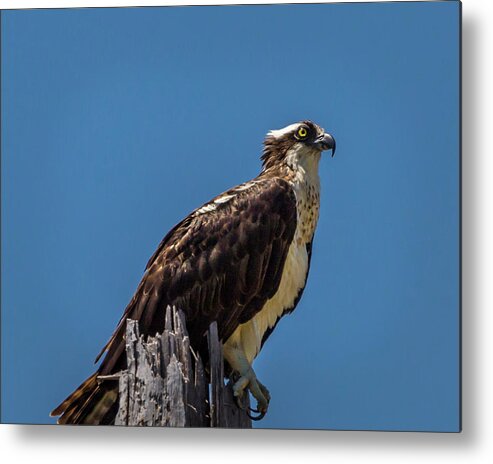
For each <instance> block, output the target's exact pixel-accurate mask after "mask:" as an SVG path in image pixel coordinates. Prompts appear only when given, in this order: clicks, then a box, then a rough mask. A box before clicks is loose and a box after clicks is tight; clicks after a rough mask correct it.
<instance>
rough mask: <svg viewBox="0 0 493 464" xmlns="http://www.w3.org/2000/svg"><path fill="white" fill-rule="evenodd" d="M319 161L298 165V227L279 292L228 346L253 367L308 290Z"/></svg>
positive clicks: (316, 213)
mask: <svg viewBox="0 0 493 464" xmlns="http://www.w3.org/2000/svg"><path fill="white" fill-rule="evenodd" d="M318 161H319V157H318V156H314V157H312V158H310V161H309V163H307V164H305V163H304V164H303V165H300V164H299V163H298V164H297V165H296V166H295V169H294V172H295V175H294V177H293V178H292V182H291V184H292V187H293V190H294V192H295V195H296V204H297V211H298V215H297V225H296V231H295V234H294V238H293V241H292V243H291V245H290V247H289V250H288V254H287V257H286V262H285V264H284V268H283V273H282V277H281V281H280V284H279V288H278V290H277V292H276V293H275V295H274V296H273V297H272V298H271V299H270V300H268V301H267V302H266V303H265V305H264V307H263V308H262V309H261V310H260V311H259V312H258V313H257V314H256V315H255V316H254V317H253V318H252V319H251V320H250V321H248V322H246V323H244V324H241V325H240V326H238V328H237V329H236V331H235V332H234V333H233V335H232V336H231V337H230V338H229V339H228V340H227V342H226V344H225V350H226V351H228V349H229V347H230V346H236V347H242V349H243V352H244V353H245V355H246V358H247V360H248V362H249V363H250V364H251V363H252V361H253V360H254V358H255V357H256V356H257V354H258V353H259V351H260V348H261V346H262V339H263V336H264V334H265V332H266V331H267V330H268V329H270V328H272V327H274V325H275V324H276V322H277V321H278V319H279V318H280V317H281V316H282V315H283V313H284V312H285V311H286V310H288V309H290V308H293V306H294V302H295V300H296V299H297V297H298V295H299V294H300V291H301V290H302V289H303V288H304V286H305V283H306V276H307V273H308V266H309V256H308V251H307V248H306V246H307V244H308V243H310V242H311V241H312V239H313V234H314V231H315V227H316V225H317V221H318V214H319V202H320V183H319V177H318ZM295 162H297V160H295Z"/></svg>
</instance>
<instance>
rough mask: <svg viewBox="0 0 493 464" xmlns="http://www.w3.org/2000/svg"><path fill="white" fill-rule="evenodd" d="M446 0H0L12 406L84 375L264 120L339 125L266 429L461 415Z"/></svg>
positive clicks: (227, 181)
mask: <svg viewBox="0 0 493 464" xmlns="http://www.w3.org/2000/svg"><path fill="white" fill-rule="evenodd" d="M458 24H459V4H458V3H457V2H436V3H435V2H433V3H387V4H381V3H380V4H364V3H361V4H332V5H331V4H327V5H290V6H285V5H281V6H249V7H195V8H194V7H182V8H133V9H132V8H128V9H123V8H122V9H81V10H77V9H73V10H37V11H36V10H34V11H9V12H5V11H4V12H2V95H1V96H2V146H1V148H2V165H1V167H2V192H1V193H2V250H1V251H2V301H1V302H2V332H1V334H2V371H1V373H2V421H3V422H27V423H53V422H54V420H53V419H51V418H49V417H48V413H49V411H50V410H51V409H52V408H53V407H54V406H55V405H56V404H58V402H59V401H60V400H61V399H63V398H64V397H65V396H66V395H67V394H68V393H70V392H71V391H72V390H73V388H74V387H76V386H77V385H78V384H79V383H80V382H81V381H82V380H84V379H85V378H86V377H87V376H88V375H89V374H91V373H92V372H93V370H94V366H93V364H92V361H93V359H94V357H95V355H96V354H97V353H98V352H99V350H100V348H101V346H102V345H103V344H104V343H105V341H106V340H107V338H108V337H109V335H110V334H111V333H112V330H113V328H114V326H115V324H116V323H117V321H118V319H119V317H120V315H121V313H122V311H123V309H124V307H125V306H126V304H127V302H128V301H129V299H130V298H131V296H132V294H133V292H134V290H135V288H136V286H137V284H138V282H139V280H140V278H141V276H142V273H143V269H144V266H145V263H146V262H147V259H148V258H149V256H150V255H151V254H152V252H153V251H154V249H155V247H156V246H157V244H158V243H159V241H160V240H161V238H162V236H163V235H164V234H165V233H166V232H167V231H168V230H169V229H170V228H171V227H172V226H173V225H174V224H175V223H176V222H178V221H179V220H180V219H181V218H182V217H184V216H185V215H186V214H188V212H190V211H191V210H192V209H194V208H195V207H197V206H200V205H201V204H202V203H204V202H205V201H207V200H209V199H210V198H211V197H213V196H215V195H216V194H218V193H220V192H221V191H223V190H225V189H227V188H229V187H231V186H233V185H235V184H238V183H240V182H243V181H245V180H248V179H249V178H252V177H254V176H255V175H257V173H258V172H259V169H260V162H259V156H260V152H261V142H262V139H263V137H264V135H265V133H266V132H267V131H268V130H270V129H276V128H280V127H283V126H285V125H287V124H290V123H292V122H295V121H298V120H300V119H305V118H308V119H313V120H314V121H315V122H317V123H319V124H320V125H322V126H323V127H325V128H326V130H327V131H329V132H331V133H332V134H333V135H334V137H335V138H336V140H337V146H338V151H337V155H336V157H335V158H334V159H330V158H329V157H328V156H327V157H326V158H325V159H323V160H322V163H321V169H320V171H321V172H320V174H321V182H322V207H321V217H320V221H319V226H318V230H317V234H316V239H315V244H314V252H313V253H314V254H313V259H312V269H311V273H310V278H309V282H308V285H307V289H306V291H305V294H304V296H303V298H302V300H301V302H300V304H299V306H298V308H297V309H296V311H295V312H294V313H293V315H292V316H289V317H287V318H284V319H283V320H282V322H281V323H280V324H279V325H278V327H277V329H276V331H275V332H274V334H273V335H272V336H271V338H270V339H269V341H268V342H267V343H266V345H265V347H264V350H263V351H262V353H261V355H260V356H259V358H258V359H257V361H256V363H255V368H256V372H257V375H258V377H259V378H260V379H261V381H262V382H263V383H264V384H265V385H266V386H267V387H268V388H269V389H270V392H271V394H272V401H271V405H270V409H269V412H268V414H267V416H266V418H265V419H264V420H263V421H261V422H260V423H259V424H256V426H258V427H268V428H273V427H276V428H283V427H286V428H330V429H372V430H430V431H456V430H457V429H458V424H459V401H458V400H459V324H458V322H459V254H458V243H459V210H458V205H459V190H458V185H459V135H458V134H459V105H458V86H459V82H458V67H459V57H458V39H459V38H458V32H459V31H458Z"/></svg>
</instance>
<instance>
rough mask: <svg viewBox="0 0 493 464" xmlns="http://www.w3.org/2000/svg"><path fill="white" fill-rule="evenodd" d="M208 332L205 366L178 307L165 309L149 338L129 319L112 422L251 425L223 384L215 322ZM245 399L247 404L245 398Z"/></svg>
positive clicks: (246, 404) (228, 384) (125, 423)
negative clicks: (156, 330)
mask: <svg viewBox="0 0 493 464" xmlns="http://www.w3.org/2000/svg"><path fill="white" fill-rule="evenodd" d="M207 337H208V349H209V362H208V366H207V369H206V367H205V366H204V364H203V362H202V360H201V358H200V355H199V354H198V353H195V352H194V351H193V349H192V348H191V346H190V341H189V338H188V333H187V329H186V324H185V317H184V314H183V312H182V311H179V310H176V309H175V308H171V307H168V308H166V322H165V329H164V332H163V333H162V334H157V335H156V336H155V337H148V338H147V340H145V339H144V337H143V336H142V335H140V333H139V328H138V323H137V321H134V320H131V319H127V328H126V354H127V369H126V370H125V371H122V372H121V373H120V374H119V379H118V381H119V409H118V414H117V417H116V421H115V425H129V426H164V427H226V428H251V427H252V422H251V420H250V418H249V417H248V415H247V414H246V411H245V410H243V409H240V408H239V407H238V406H237V405H236V402H235V401H234V396H233V390H232V385H231V382H230V381H228V383H227V384H226V385H225V383H224V359H223V353H222V344H221V343H220V342H219V339H218V332H217V324H216V323H215V322H214V323H213V324H211V326H210V327H209V331H208V334H207ZM246 396H248V395H246ZM243 403H244V404H245V408H247V407H248V406H250V404H249V399H248V397H246V398H243Z"/></svg>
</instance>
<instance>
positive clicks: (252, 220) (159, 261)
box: [100, 178, 296, 374]
mask: <svg viewBox="0 0 493 464" xmlns="http://www.w3.org/2000/svg"><path fill="white" fill-rule="evenodd" d="M221 200H223V201H221ZM295 229H296V199H295V196H294V193H293V191H292V189H291V187H290V186H289V184H288V183H287V182H285V181H283V180H282V179H278V178H277V179H259V180H257V181H255V182H252V183H250V184H246V185H244V186H239V187H236V188H235V189H232V190H230V191H228V192H225V193H224V194H223V195H220V196H219V197H217V198H216V199H215V200H213V201H211V202H210V203H208V204H206V205H204V207H202V208H199V209H198V210H195V211H194V212H193V213H192V214H190V215H189V216H188V217H187V218H186V219H184V220H183V221H182V222H181V223H179V224H178V225H177V226H175V227H174V228H173V229H172V230H171V231H170V232H169V233H168V234H167V235H166V237H165V238H164V239H163V241H162V242H161V244H160V245H159V247H158V249H157V251H156V253H155V254H154V255H153V256H152V258H151V259H150V261H149V263H148V265H147V268H146V272H145V274H144V276H143V278H142V281H141V282H140V284H139V286H138V288H137V291H136V293H135V295H134V296H133V298H132V300H131V302H130V303H129V305H128V306H127V308H126V310H125V312H124V314H123V316H122V319H121V320H120V323H119V324H118V327H117V329H116V331H115V333H114V334H113V336H112V338H111V339H110V341H109V342H108V344H107V345H106V346H105V348H104V349H103V351H104V350H107V351H108V353H107V355H106V356H105V359H104V361H103V363H102V364H101V367H100V372H101V373H102V374H108V373H111V372H115V371H117V370H119V369H122V368H124V367H125V366H124V363H125V359H124V358H125V357H124V356H122V354H123V351H124V346H125V342H124V338H123V337H124V330H125V321H126V319H127V318H131V319H135V320H138V321H139V323H140V330H141V333H143V334H145V335H148V334H151V335H155V333H156V332H162V330H163V329H164V313H165V308H166V306H167V305H175V306H176V307H178V308H181V309H182V310H183V311H184V312H185V315H186V319H187V328H188V331H189V334H190V340H191V343H192V346H194V347H196V348H197V349H198V348H199V347H200V345H201V343H202V340H203V336H204V333H205V332H206V330H207V328H208V327H209V325H210V323H211V322H212V321H217V323H218V329H219V337H220V338H221V339H222V340H226V339H227V338H228V337H229V336H230V335H231V334H232V333H233V332H234V330H235V329H236V327H237V326H238V325H239V324H241V323H243V322H246V321H248V320H249V319H250V318H252V317H253V316H254V315H255V314H256V313H257V312H258V311H259V310H260V309H261V308H262V306H263V305H264V303H265V301H266V300H267V299H269V298H271V297H272V296H273V295H274V293H275V292H276V289H277V287H278V285H279V281H280V279H281V275H282V269H283V266H284V261H285V259H286V255H287V252H288V248H289V245H290V243H291V241H292V239H293V236H294V232H295ZM101 354H102V353H101Z"/></svg>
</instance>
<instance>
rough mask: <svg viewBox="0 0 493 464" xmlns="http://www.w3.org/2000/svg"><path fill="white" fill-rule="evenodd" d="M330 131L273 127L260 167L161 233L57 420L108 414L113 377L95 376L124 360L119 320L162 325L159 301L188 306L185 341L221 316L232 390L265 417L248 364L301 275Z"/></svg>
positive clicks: (148, 328) (201, 337) (292, 297)
mask: <svg viewBox="0 0 493 464" xmlns="http://www.w3.org/2000/svg"><path fill="white" fill-rule="evenodd" d="M335 148H336V144H335V141H334V138H333V137H332V136H331V135H330V134H327V133H325V132H324V130H323V129H322V128H321V127H319V126H318V125H317V124H315V123H313V122H311V121H302V122H299V123H296V124H292V125H289V126H287V127H285V128H284V129H280V130H273V131H271V132H269V133H268V134H267V136H266V138H265V141H264V149H263V154H262V157H261V159H262V171H261V173H260V174H259V175H258V176H257V177H256V178H254V179H253V180H251V181H249V182H246V183H244V184H241V185H238V186H237V187H234V188H232V189H230V190H228V191H226V192H224V193H222V194H221V195H219V196H217V197H215V198H213V199H212V200H211V201H209V202H208V203H206V204H204V205H203V206H201V207H200V208H198V209H196V210H195V211H193V212H192V213H190V214H189V215H188V216H187V217H186V218H185V219H184V220H183V221H181V222H180V223H178V224H177V225H176V226H175V227H173V229H172V230H171V231H170V232H169V233H168V234H167V235H166V236H165V237H164V239H163V240H162V241H161V243H160V245H159V246H158V248H157V250H156V251H155V253H154V254H153V256H152V257H151V259H150V260H149V262H148V263H147V266H146V269H145V273H144V276H143V277H142V280H141V282H140V284H139V285H138V287H137V290H136V292H135V294H134V296H133V298H132V300H131V301H130V303H129V304H128V306H127V308H126V309H125V311H124V314H123V316H122V318H121V319H120V322H119V324H118V326H117V327H116V329H115V332H114V333H113V335H112V337H111V338H110V340H109V341H108V343H107V344H106V345H105V346H104V348H103V349H102V351H101V353H100V354H99V355H98V357H97V359H96V362H97V361H98V360H99V358H100V357H101V356H102V355H103V354H104V353H106V355H105V357H104V359H103V361H102V363H101V365H100V366H99V368H98V369H97V371H96V373H94V374H93V375H92V376H90V377H89V378H88V379H87V380H86V381H85V382H83V383H82V384H81V385H80V386H79V388H77V389H76V390H75V391H74V392H73V393H72V394H71V395H70V396H69V397H68V398H67V399H66V400H65V401H63V403H61V404H60V405H59V406H58V407H57V408H56V409H55V410H54V411H53V412H52V413H51V415H52V416H61V417H60V418H59V419H58V423H59V424H111V423H114V419H115V416H116V412H117V408H118V401H117V400H118V387H116V388H115V387H114V386H113V385H109V384H110V383H109V382H98V377H99V376H106V375H111V374H115V373H117V372H119V371H120V370H122V369H125V368H126V356H125V325H126V324H125V323H126V320H127V319H128V318H130V319H134V320H137V321H139V326H140V331H141V333H142V334H144V335H155V334H156V333H161V332H162V331H163V329H164V318H165V308H166V307H167V306H168V305H171V306H172V305H174V306H176V307H177V308H180V309H181V310H183V312H184V313H185V318H186V323H187V329H188V332H189V336H190V343H191V345H192V347H194V348H195V349H196V350H197V351H199V352H200V351H201V350H203V349H204V347H205V346H206V344H205V333H206V331H207V329H208V327H209V325H210V324H211V323H212V322H213V321H217V327H218V333H219V339H220V341H221V343H222V344H223V352H224V358H225V360H226V362H227V363H228V365H229V367H230V368H231V371H232V373H233V374H234V375H235V379H236V381H235V383H234V385H233V391H234V395H235V396H236V397H238V398H241V397H242V395H243V394H244V392H245V391H250V393H251V394H252V395H253V396H254V397H255V399H256V400H257V410H256V411H257V412H259V413H260V415H259V417H257V418H261V417H263V416H264V414H265V413H266V411H267V408H268V405H269V400H270V395H269V392H268V390H267V388H265V387H264V386H263V385H262V384H261V383H260V381H259V380H258V379H257V377H256V375H255V372H254V370H253V368H252V363H253V360H254V359H255V357H256V356H257V355H258V354H259V352H260V350H261V349H262V346H263V345H264V343H265V341H266V340H267V338H268V337H269V335H270V334H271V333H272V331H273V330H274V328H275V326H276V325H277V323H278V322H279V320H280V319H281V317H283V316H284V315H286V314H288V313H290V312H291V311H293V310H294V308H295V307H296V305H297V304H298V301H299V300H300V297H301V295H302V293H303V289H304V287H305V284H306V279H307V276H308V270H309V267H310V257H311V252H312V241H313V236H314V232H315V227H316V225H317V220H318V215H319V205H320V181H319V175H318V165H319V161H320V157H321V153H322V151H324V150H332V155H334V153H335Z"/></svg>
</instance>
